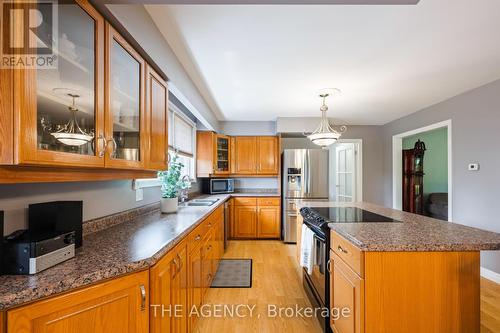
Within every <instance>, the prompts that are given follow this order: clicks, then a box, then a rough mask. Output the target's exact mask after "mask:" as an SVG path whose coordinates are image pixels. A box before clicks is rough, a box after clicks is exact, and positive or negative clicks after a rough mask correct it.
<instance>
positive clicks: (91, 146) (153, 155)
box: [0, 0, 168, 183]
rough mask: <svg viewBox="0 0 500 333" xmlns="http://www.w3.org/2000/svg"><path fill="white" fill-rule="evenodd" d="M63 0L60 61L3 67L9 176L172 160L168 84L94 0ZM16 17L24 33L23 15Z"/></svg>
mask: <svg viewBox="0 0 500 333" xmlns="http://www.w3.org/2000/svg"><path fill="white" fill-rule="evenodd" d="M55 5H56V6H57V7H58V8H57V11H58V20H57V25H58V27H57V30H58V40H59V43H58V48H57V50H56V53H55V54H56V56H57V64H56V66H55V67H54V68H40V69H36V68H23V69H8V68H3V69H2V70H1V71H0V165H2V166H4V165H5V166H9V167H1V169H0V183H15V182H41V181H43V182H49V181H51V182H52V181H76V180H79V181H85V180H105V179H125V178H141V177H142V178H144V176H145V175H148V176H149V177H151V176H154V175H153V173H152V172H150V171H147V170H159V169H165V168H166V155H165V154H166V150H167V141H168V137H167V133H166V132H167V123H166V122H167V119H166V118H167V117H166V115H167V111H166V110H167V99H168V90H167V85H166V83H165V82H164V81H163V80H162V79H161V77H160V76H159V75H157V74H155V73H154V72H153V71H151V70H148V71H147V72H146V62H145V61H144V59H142V58H141V56H140V55H139V54H138V53H137V52H136V51H135V50H134V49H133V48H132V47H131V46H130V45H129V44H128V43H127V42H126V41H125V39H124V38H122V36H120V35H119V34H118V33H117V32H116V31H115V30H114V29H113V28H112V27H111V26H110V25H109V24H108V23H107V22H106V20H105V19H104V17H103V16H102V15H101V14H100V13H99V12H98V11H97V10H96V9H95V8H94V7H93V6H92V5H91V4H90V2H89V1H87V0H69V1H65V2H62V3H59V4H55ZM34 6H38V5H37V4H36V3H35V4H34ZM39 9H40V10H42V11H43V10H44V8H43V7H39ZM11 23H12V26H13V27H14V29H13V31H14V33H13V35H12V38H13V39H14V40H17V41H19V42H22V41H23V38H24V37H23V34H22V31H23V29H18V28H17V27H21V26H22V25H23V24H24V22H22V20H19V18H18V17H17V16H14V17H13V20H12V21H11ZM49 30H50V29H49ZM37 36H38V37H40V38H41V40H46V39H47V40H48V39H50V38H53V36H50V31H46V32H45V31H42V30H40V31H37ZM1 51H2V52H3V51H4V50H3V48H2V50H1ZM146 88H147V89H148V92H147V96H146ZM147 97H150V98H149V99H148V98H147ZM11 166H15V167H11ZM46 166H51V167H52V168H50V169H49V168H44V167H46ZM105 169H108V170H105ZM110 169H123V170H121V171H120V172H119V173H118V172H117V171H116V170H110ZM47 170H51V171H52V173H48V172H47ZM125 170H126V172H125Z"/></svg>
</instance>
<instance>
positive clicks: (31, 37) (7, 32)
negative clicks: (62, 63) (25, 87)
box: [1, 0, 58, 69]
mask: <svg viewBox="0 0 500 333" xmlns="http://www.w3.org/2000/svg"><path fill="white" fill-rule="evenodd" d="M57 26H58V24H57V3H56V2H55V1H50V0H49V1H47V0H45V1H43V0H42V1H18V0H13V1H3V4H2V27H1V28H2V36H1V37H2V59H1V67H2V68H14V69H26V68H32V69H54V68H57V55H56V54H57V52H56V51H57V36H58V35H57Z"/></svg>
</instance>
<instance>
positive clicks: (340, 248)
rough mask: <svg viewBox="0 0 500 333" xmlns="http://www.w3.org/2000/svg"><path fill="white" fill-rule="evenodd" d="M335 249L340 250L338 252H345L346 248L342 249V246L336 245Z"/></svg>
mask: <svg viewBox="0 0 500 333" xmlns="http://www.w3.org/2000/svg"><path fill="white" fill-rule="evenodd" d="M337 250H339V251H340V252H342V253H345V254H347V250H344V249H343V248H342V246H340V245H339V246H338V247H337Z"/></svg>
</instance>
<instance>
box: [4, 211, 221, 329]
mask: <svg viewBox="0 0 500 333" xmlns="http://www.w3.org/2000/svg"><path fill="white" fill-rule="evenodd" d="M223 254H224V214H223V208H222V206H221V207H219V208H217V209H216V210H215V211H214V212H213V213H212V214H211V215H209V216H208V217H207V218H206V219H205V220H204V221H203V222H202V223H201V224H200V225H199V226H197V227H196V228H195V229H194V230H193V231H192V232H191V233H190V234H189V235H187V236H186V237H185V238H184V239H183V240H181V242H180V243H179V244H177V245H176V246H175V247H174V248H173V249H172V250H170V251H169V252H168V253H167V254H165V255H164V256H163V258H161V259H160V260H159V261H158V262H157V263H156V264H155V265H154V266H152V267H151V268H150V269H149V270H147V271H142V272H138V273H134V274H130V275H126V276H124V277H118V278H116V279H112V280H110V281H107V282H103V283H99V284H96V285H93V286H90V287H87V288H83V289H80V290H77V291H74V292H70V293H67V294H64V295H61V296H56V297H53V298H50V299H47V300H43V301H38V302H35V303H33V304H29V305H26V306H22V307H19V308H16V309H12V310H8V311H7V312H0V333H4V332H7V333H110V332H113V333H114V332H117V333H118V332H119V333H168V332H171V333H187V332H192V331H194V328H195V325H196V321H197V319H198V318H197V316H196V315H192V316H190V314H192V313H194V314H196V311H194V312H192V311H191V310H192V308H193V306H194V307H197V309H198V311H200V307H201V306H202V305H203V302H204V296H205V293H206V292H207V290H208V288H210V285H211V283H212V280H213V278H214V277H215V274H216V272H217V268H218V266H219V261H220V259H221V257H222V255H223ZM5 317H6V318H5ZM5 321H7V326H6V329H7V331H5V330H4V326H3V323H5Z"/></svg>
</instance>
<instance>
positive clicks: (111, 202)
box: [0, 181, 160, 234]
mask: <svg viewBox="0 0 500 333" xmlns="http://www.w3.org/2000/svg"><path fill="white" fill-rule="evenodd" d="M55 200H83V219H84V221H86V220H90V219H93V218H96V217H101V216H106V215H109V214H113V213H117V212H121V211H124V210H128V209H132V208H134V207H138V206H142V205H147V204H150V203H154V202H157V201H159V200H160V189H159V187H154V188H145V189H144V200H142V201H138V202H136V201H135V191H133V190H132V182H131V181H110V182H88V183H80V182H75V183H61V184H13V185H0V210H4V211H5V222H6V223H5V227H4V229H5V233H6V234H7V233H10V232H12V231H15V230H17V229H21V228H23V227H24V226H25V225H26V222H27V208H28V204H30V203H37V202H46V201H55Z"/></svg>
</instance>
